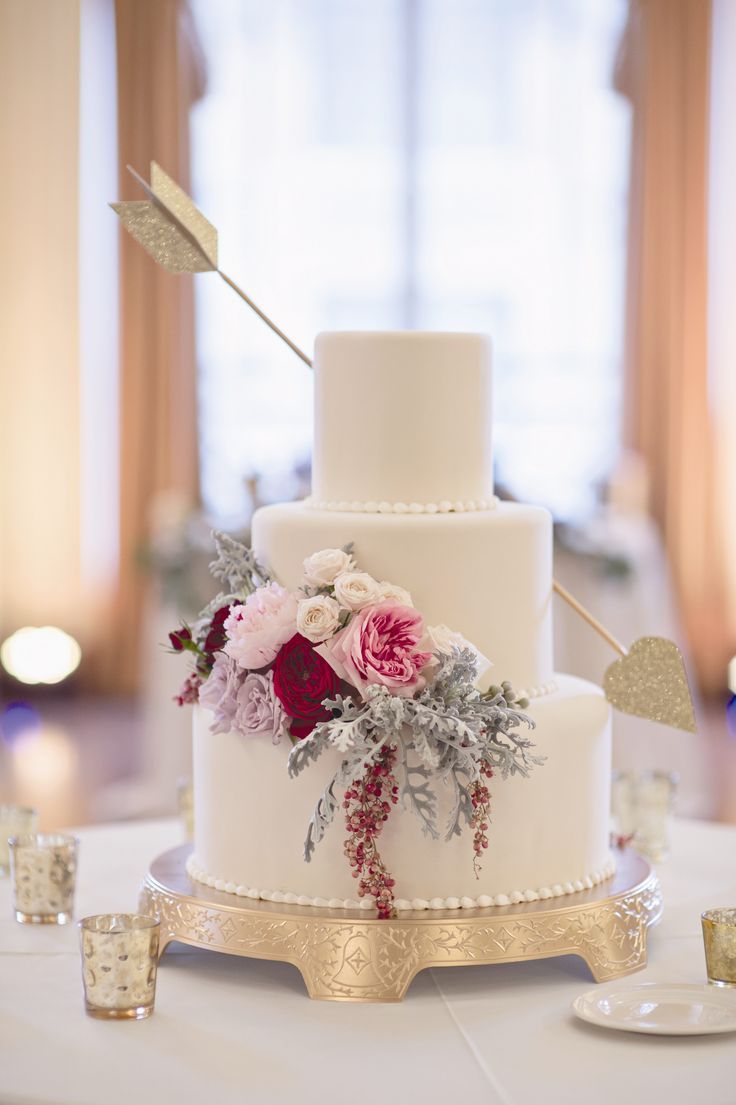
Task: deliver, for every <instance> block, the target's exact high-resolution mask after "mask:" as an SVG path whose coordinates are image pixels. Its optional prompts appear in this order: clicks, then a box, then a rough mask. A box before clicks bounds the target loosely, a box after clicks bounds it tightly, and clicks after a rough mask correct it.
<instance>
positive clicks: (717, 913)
mask: <svg viewBox="0 0 736 1105" xmlns="http://www.w3.org/2000/svg"><path fill="white" fill-rule="evenodd" d="M700 920H701V923H702V925H703V943H704V945H705V967H706V970H707V972H708V982H711V983H712V984H713V985H714V986H734V987H736V908H722V909H708V910H706V911H705V913H703V914H701V918H700Z"/></svg>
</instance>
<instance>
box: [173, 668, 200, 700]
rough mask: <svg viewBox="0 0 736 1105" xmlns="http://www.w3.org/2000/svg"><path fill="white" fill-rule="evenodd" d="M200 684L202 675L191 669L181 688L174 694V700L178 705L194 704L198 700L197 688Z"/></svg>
mask: <svg viewBox="0 0 736 1105" xmlns="http://www.w3.org/2000/svg"><path fill="white" fill-rule="evenodd" d="M201 686H202V677H201V675H199V674H198V673H197V672H195V671H193V672H192V673H191V675H188V676H187V677H186V679H185V680H184V682H183V684H182V687H181V690H180V691H179V693H178V694H175V695H174V702H176V704H177V705H178V706H186V705H195V704H196V703H197V702H199V688H200V687H201Z"/></svg>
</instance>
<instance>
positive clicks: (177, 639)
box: [169, 627, 192, 652]
mask: <svg viewBox="0 0 736 1105" xmlns="http://www.w3.org/2000/svg"><path fill="white" fill-rule="evenodd" d="M191 639H192V635H191V633H190V632H189V630H188V629H187V628H186V627H185V628H184V629H177V630H175V631H174V632H173V633H169V640H170V641H171V647H172V648H173V649H174V651H175V652H181V651H182V650H183V649H185V648H186V647H187V642H188V641H191Z"/></svg>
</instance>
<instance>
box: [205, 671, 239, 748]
mask: <svg viewBox="0 0 736 1105" xmlns="http://www.w3.org/2000/svg"><path fill="white" fill-rule="evenodd" d="M242 682H243V672H242V671H241V670H240V668H239V667H238V665H237V664H236V662H235V660H233V659H232V658H231V657H230V656H225V654H224V653H223V652H218V653H217V655H216V656H215V662H214V664H213V666H212V671H211V672H210V674H209V676H208V678H207V680H206V681H205V682H204V683H203V684H202V686H201V687H200V689H199V702H200V705H201V706H206V707H207V709H208V710H212V713H213V714H214V715H215V717H214V721H213V722H212V724H211V725H210V732H212V733H227V732H229V731H230V729H232V727H233V722H234V720H235V711H236V710H237V708H238V694H239V692H240V688H241V685H242Z"/></svg>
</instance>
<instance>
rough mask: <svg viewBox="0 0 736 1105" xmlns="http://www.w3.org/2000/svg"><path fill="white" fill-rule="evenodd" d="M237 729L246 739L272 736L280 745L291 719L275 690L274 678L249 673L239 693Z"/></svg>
mask: <svg viewBox="0 0 736 1105" xmlns="http://www.w3.org/2000/svg"><path fill="white" fill-rule="evenodd" d="M234 728H235V729H237V731H238V732H239V733H242V734H243V736H252V735H253V734H254V733H270V735H271V738H272V740H273V743H274V744H278V743H279V741H280V740H281V737H282V736H283V735H284V733H287V732H288V729H289V718H288V717H287V715H286V712H285V710H284V708H283V706H282V705H281V703H280V702H279V700H278V699H277V698H276V695H275V694H274V690H273V674H272V672H268V673H267V674H266V675H260V674H259V673H258V672H249V673H248V675H246V677H245V680H244V682H243V684H242V686H241V688H240V690H239V691H238V700H237V709H236V711H235V718H234Z"/></svg>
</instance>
